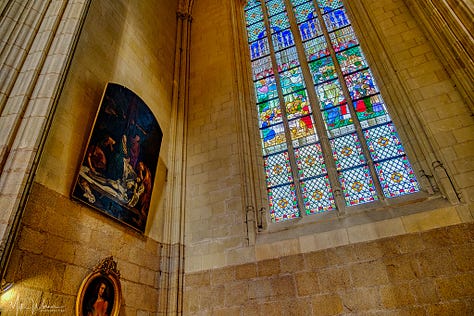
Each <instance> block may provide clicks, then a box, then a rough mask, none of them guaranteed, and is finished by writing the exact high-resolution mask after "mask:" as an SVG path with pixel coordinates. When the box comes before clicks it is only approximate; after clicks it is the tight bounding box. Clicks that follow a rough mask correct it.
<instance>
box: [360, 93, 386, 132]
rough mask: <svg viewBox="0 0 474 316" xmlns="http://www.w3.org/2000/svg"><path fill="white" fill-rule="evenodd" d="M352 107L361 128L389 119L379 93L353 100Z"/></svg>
mask: <svg viewBox="0 0 474 316" xmlns="http://www.w3.org/2000/svg"><path fill="white" fill-rule="evenodd" d="M354 108H355V110H356V112H357V117H358V118H359V120H360V123H361V126H362V128H367V127H369V126H374V125H378V124H381V123H385V122H388V121H390V117H389V116H388V114H387V111H386V109H385V105H384V103H383V100H382V97H381V96H380V94H376V95H373V96H371V97H368V98H363V99H359V100H357V101H354Z"/></svg>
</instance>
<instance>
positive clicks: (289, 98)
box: [285, 90, 311, 120]
mask: <svg viewBox="0 0 474 316" xmlns="http://www.w3.org/2000/svg"><path fill="white" fill-rule="evenodd" d="M285 106H286V117H287V118H288V119H289V120H291V119H293V118H296V117H301V116H303V115H308V114H309V113H311V106H310V104H309V100H308V96H307V95H306V90H300V91H297V92H294V93H292V94H288V95H286V96H285Z"/></svg>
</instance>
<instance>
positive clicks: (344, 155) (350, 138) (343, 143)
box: [330, 133, 365, 170]
mask: <svg viewBox="0 0 474 316" xmlns="http://www.w3.org/2000/svg"><path fill="white" fill-rule="evenodd" d="M330 142H331V147H332V150H333V156H334V160H335V161H336V168H337V170H344V169H348V168H351V167H354V166H359V165H362V164H365V158H364V155H363V154H362V146H361V144H360V141H359V138H358V137H357V134H355V133H353V134H349V135H345V136H342V137H338V138H334V139H331V141H330Z"/></svg>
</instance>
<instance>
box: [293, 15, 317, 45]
mask: <svg viewBox="0 0 474 316" xmlns="http://www.w3.org/2000/svg"><path fill="white" fill-rule="evenodd" d="M298 27H299V29H300V34H301V39H302V40H303V41H307V40H309V39H312V38H313V37H316V36H319V35H321V34H322V31H321V26H320V25H319V21H318V20H317V19H311V20H309V21H307V22H303V23H301V24H300V25H299V26H298Z"/></svg>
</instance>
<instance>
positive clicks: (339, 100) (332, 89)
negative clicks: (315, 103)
mask: <svg viewBox="0 0 474 316" xmlns="http://www.w3.org/2000/svg"><path fill="white" fill-rule="evenodd" d="M316 93H317V94H318V98H319V102H320V104H321V108H322V109H323V108H324V109H327V108H330V107H333V106H336V105H339V104H343V103H345V102H346V98H345V97H344V93H343V92H342V88H341V84H340V83H339V80H337V79H336V80H333V81H328V82H325V83H323V84H320V85H317V86H316Z"/></svg>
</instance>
